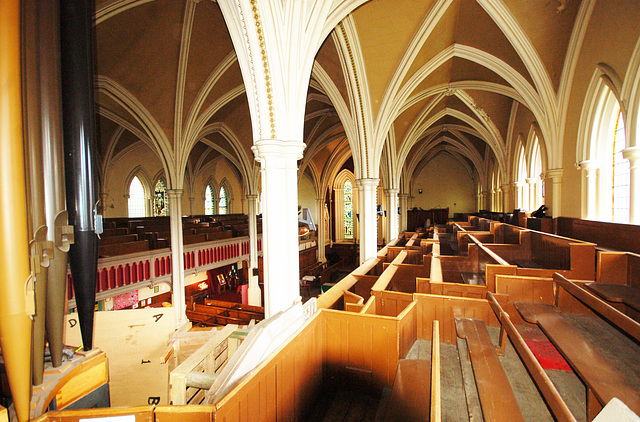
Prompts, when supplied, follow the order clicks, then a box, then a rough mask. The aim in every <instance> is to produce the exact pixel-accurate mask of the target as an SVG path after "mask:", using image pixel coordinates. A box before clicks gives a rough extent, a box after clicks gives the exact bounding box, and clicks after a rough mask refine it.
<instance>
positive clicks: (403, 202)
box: [398, 193, 409, 232]
mask: <svg viewBox="0 0 640 422" xmlns="http://www.w3.org/2000/svg"><path fill="white" fill-rule="evenodd" d="M408 197H409V194H408V193H400V194H398V199H399V202H400V232H405V231H407V211H409V207H408V204H407V199H408Z"/></svg>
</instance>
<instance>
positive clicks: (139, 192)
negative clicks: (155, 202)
mask: <svg viewBox="0 0 640 422" xmlns="http://www.w3.org/2000/svg"><path fill="white" fill-rule="evenodd" d="M146 214H147V213H146V207H145V199H144V187H142V182H140V179H138V176H135V177H134V178H133V180H132V181H131V184H130V185H129V218H137V217H146Z"/></svg>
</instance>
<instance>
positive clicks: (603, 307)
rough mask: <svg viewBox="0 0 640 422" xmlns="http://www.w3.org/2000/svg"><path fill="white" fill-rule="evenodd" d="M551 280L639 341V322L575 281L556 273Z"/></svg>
mask: <svg viewBox="0 0 640 422" xmlns="http://www.w3.org/2000/svg"><path fill="white" fill-rule="evenodd" d="M553 281H555V282H556V283H558V284H559V285H560V286H562V288H563V289H565V290H566V291H567V292H569V293H571V294H572V295H573V296H574V297H576V298H577V299H578V300H580V301H581V302H582V303H584V304H586V305H587V306H588V307H589V308H591V309H593V310H594V311H596V312H597V313H598V314H600V315H602V316H603V317H605V318H606V319H607V320H609V321H611V322H612V323H613V324H615V325H616V326H617V327H618V328H620V329H622V330H624V332H626V333H627V334H629V335H630V336H632V337H633V338H635V339H636V341H640V323H639V322H638V321H635V320H633V319H631V318H629V317H628V316H627V315H625V314H623V313H622V312H620V311H619V310H617V309H616V308H614V307H613V306H611V305H609V304H607V303H605V302H604V301H603V300H602V299H600V298H598V297H597V296H595V295H593V294H591V293H589V292H588V291H587V290H585V289H582V288H580V287H578V286H577V285H576V284H575V283H573V282H571V281H569V280H567V279H566V278H565V277H563V276H562V275H560V274H558V273H556V274H554V275H553Z"/></svg>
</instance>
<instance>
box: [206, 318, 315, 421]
mask: <svg viewBox="0 0 640 422" xmlns="http://www.w3.org/2000/svg"><path fill="white" fill-rule="evenodd" d="M325 327H327V324H325V322H324V312H320V313H317V314H316V315H315V316H314V317H312V319H311V320H310V321H309V322H308V323H307V324H306V325H305V326H304V327H303V328H301V329H300V330H299V331H298V332H297V334H296V335H295V337H294V338H293V339H292V340H291V341H290V342H288V343H287V344H285V345H284V346H282V347H281V348H280V349H278V350H277V351H276V352H275V353H274V354H273V355H272V357H271V358H269V359H268V360H266V361H264V362H263V363H262V364H260V365H259V366H258V367H257V368H256V369H255V370H254V371H252V374H251V375H250V376H249V377H247V378H246V379H244V380H243V381H241V382H240V384H239V385H237V386H236V387H235V388H234V389H232V390H231V391H230V392H229V393H228V394H227V395H225V397H223V398H222V399H221V400H220V401H219V402H218V403H217V404H216V414H215V420H220V421H226V422H233V421H238V422H240V421H248V420H289V421H300V420H305V416H306V415H307V414H308V413H309V412H310V410H311V409H312V406H313V405H314V404H315V400H316V399H317V397H318V394H319V392H320V388H321V386H322V379H323V356H324V355H325V352H324V346H325V344H324V338H325V336H324V333H325V331H324V330H325Z"/></svg>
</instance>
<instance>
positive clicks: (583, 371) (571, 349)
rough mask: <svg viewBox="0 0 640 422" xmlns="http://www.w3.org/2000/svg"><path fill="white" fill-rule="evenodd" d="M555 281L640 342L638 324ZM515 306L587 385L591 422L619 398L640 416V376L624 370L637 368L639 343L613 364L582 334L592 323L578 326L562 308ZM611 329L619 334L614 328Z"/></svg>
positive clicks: (564, 281)
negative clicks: (550, 342) (542, 333)
mask: <svg viewBox="0 0 640 422" xmlns="http://www.w3.org/2000/svg"><path fill="white" fill-rule="evenodd" d="M554 282H555V283H557V285H558V287H557V289H560V288H562V289H564V290H565V291H567V292H568V293H570V294H571V295H573V296H574V297H575V298H576V299H578V300H579V301H580V302H581V303H583V304H584V305H585V306H586V307H588V308H590V309H592V310H593V311H595V312H597V313H598V314H599V315H602V316H603V317H604V318H606V319H607V320H608V321H610V322H611V323H612V324H613V325H614V326H615V327H618V328H619V329H620V330H622V331H624V332H626V333H627V334H628V335H629V336H631V337H633V338H634V339H635V341H636V342H638V341H639V340H640V324H639V323H638V322H636V321H633V320H632V319H631V318H629V317H627V316H626V315H624V314H622V313H621V312H620V311H618V310H616V309H615V308H613V307H611V306H610V305H608V304H606V303H605V302H604V301H602V300H601V299H599V298H598V297H596V296H594V295H593V294H591V293H589V292H588V291H586V290H585V289H583V288H581V287H579V286H577V285H576V284H575V283H572V282H571V281H569V280H568V279H566V278H565V277H563V276H562V275H560V274H558V273H556V274H554ZM515 307H516V309H517V310H518V312H519V313H520V315H521V316H522V318H523V319H524V320H525V321H527V322H529V323H532V324H537V325H538V326H539V327H540V328H541V329H542V330H543V331H544V332H545V334H546V335H547V337H549V339H550V340H551V341H552V342H553V343H554V345H555V346H556V347H557V348H558V350H559V351H560V353H562V355H563V356H564V358H565V359H566V360H567V362H569V364H570V365H571V367H572V368H573V369H574V371H575V372H576V373H577V374H578V376H579V377H580V379H581V380H582V381H583V382H584V383H585V385H586V386H587V391H588V394H587V417H588V420H591V419H593V418H594V417H595V416H596V415H597V413H598V412H599V411H600V410H601V409H602V407H603V406H604V405H606V404H607V403H608V402H609V401H610V400H611V399H612V398H613V397H618V398H619V399H620V400H622V401H623V402H624V403H625V404H626V405H627V406H629V408H631V410H633V411H634V412H636V413H640V400H639V398H640V395H639V394H638V391H640V375H638V374H637V373H634V372H633V371H629V370H624V369H622V368H623V367H624V365H627V367H634V365H637V362H638V361H640V347H639V346H637V343H635V344H634V346H635V347H627V348H625V353H623V354H616V356H617V359H616V361H615V362H613V361H609V360H607V359H606V358H605V357H604V356H603V354H602V351H603V349H602V347H603V346H602V345H598V344H596V343H594V341H593V340H592V339H590V338H587V337H585V336H584V335H583V334H581V330H587V331H588V330H590V329H591V328H590V326H588V327H586V326H582V325H581V324H587V323H588V320H585V321H583V322H581V323H578V322H576V320H574V319H571V318H568V317H567V314H565V313H564V312H562V307H560V308H558V307H556V306H553V305H550V304H544V303H526V302H519V303H515ZM581 327H582V328H581ZM611 330H613V331H611V332H612V333H615V329H614V328H613V327H611ZM612 335H613V334H612ZM612 338H614V337H612ZM612 341H613V340H609V343H608V344H607V345H606V347H607V348H615V347H617V344H615V343H613V342H612ZM612 350H615V349H612ZM621 365H622V366H621Z"/></svg>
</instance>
